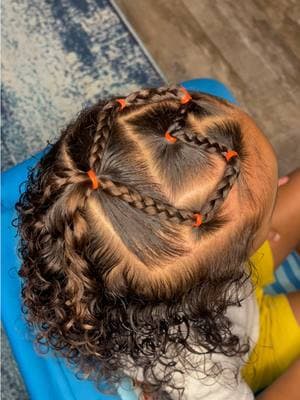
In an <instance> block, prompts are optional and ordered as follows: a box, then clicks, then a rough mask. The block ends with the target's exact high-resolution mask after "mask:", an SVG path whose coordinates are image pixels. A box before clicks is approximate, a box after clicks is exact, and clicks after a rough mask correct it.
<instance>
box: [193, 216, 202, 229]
mask: <svg viewBox="0 0 300 400" xmlns="http://www.w3.org/2000/svg"><path fill="white" fill-rule="evenodd" d="M194 217H195V218H196V222H195V223H194V224H193V226H200V225H201V224H202V222H203V218H202V215H201V214H194Z"/></svg>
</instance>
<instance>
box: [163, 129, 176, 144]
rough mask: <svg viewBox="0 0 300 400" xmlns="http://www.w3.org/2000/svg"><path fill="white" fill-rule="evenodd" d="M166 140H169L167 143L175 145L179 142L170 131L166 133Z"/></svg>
mask: <svg viewBox="0 0 300 400" xmlns="http://www.w3.org/2000/svg"><path fill="white" fill-rule="evenodd" d="M165 139H167V141H168V142H170V143H175V142H176V140H177V138H176V137H174V136H172V135H171V134H170V132H168V131H167V132H166V133H165Z"/></svg>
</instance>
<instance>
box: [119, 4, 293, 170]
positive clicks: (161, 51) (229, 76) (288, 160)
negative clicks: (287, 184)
mask: <svg viewBox="0 0 300 400" xmlns="http://www.w3.org/2000/svg"><path fill="white" fill-rule="evenodd" d="M114 1H115V3H116V4H117V6H118V7H119V9H120V10H121V12H122V13H123V15H124V17H125V19H126V20H127V21H128V22H129V24H130V25H131V26H132V28H133V30H134V31H135V32H136V34H137V36H138V37H139V38H140V40H141V41H142V43H143V44H144V46H145V47H146V49H147V50H148V52H149V53H150V54H151V56H152V57H153V59H154V60H155V62H156V63H157V65H158V66H159V67H160V69H161V70H162V72H163V73H164V75H165V77H166V78H167V80H168V82H169V83H176V82H179V81H182V80H188V79H192V78H200V77H213V78H217V79H219V80H220V81H222V82H223V83H225V84H226V85H228V86H229V88H231V90H232V91H233V93H234V94H235V96H236V98H237V99H238V101H239V104H240V106H241V107H242V108H243V109H244V110H246V111H247V112H248V113H249V114H250V115H251V116H252V117H253V118H254V120H255V121H256V123H257V125H258V126H259V127H260V128H261V129H262V130H263V132H264V133H265V134H266V135H267V136H268V137H269V139H270V141H271V142H272V144H273V146H274V148H275V150H276V153H277V155H278V159H279V169H280V173H281V174H284V173H287V172H289V171H290V170H291V169H294V168H296V167H299V166H300V118H299V114H300V106H299V104H300V2H299V1H298V0H279V1H273V0H247V1H246V0H245V1H236V0H114Z"/></svg>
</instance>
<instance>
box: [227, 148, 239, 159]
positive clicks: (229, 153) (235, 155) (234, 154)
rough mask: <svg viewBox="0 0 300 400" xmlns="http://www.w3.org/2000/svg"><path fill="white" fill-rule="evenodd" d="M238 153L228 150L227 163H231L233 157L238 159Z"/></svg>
mask: <svg viewBox="0 0 300 400" xmlns="http://www.w3.org/2000/svg"><path fill="white" fill-rule="evenodd" d="M237 156H238V153H237V152H236V151H234V150H228V151H227V152H226V154H225V158H226V161H229V160H230V159H231V158H232V157H237Z"/></svg>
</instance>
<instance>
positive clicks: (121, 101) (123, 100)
mask: <svg viewBox="0 0 300 400" xmlns="http://www.w3.org/2000/svg"><path fill="white" fill-rule="evenodd" d="M116 101H117V102H118V103H120V104H121V108H120V110H123V108H124V107H126V105H127V104H126V101H125V99H117V100H116Z"/></svg>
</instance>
